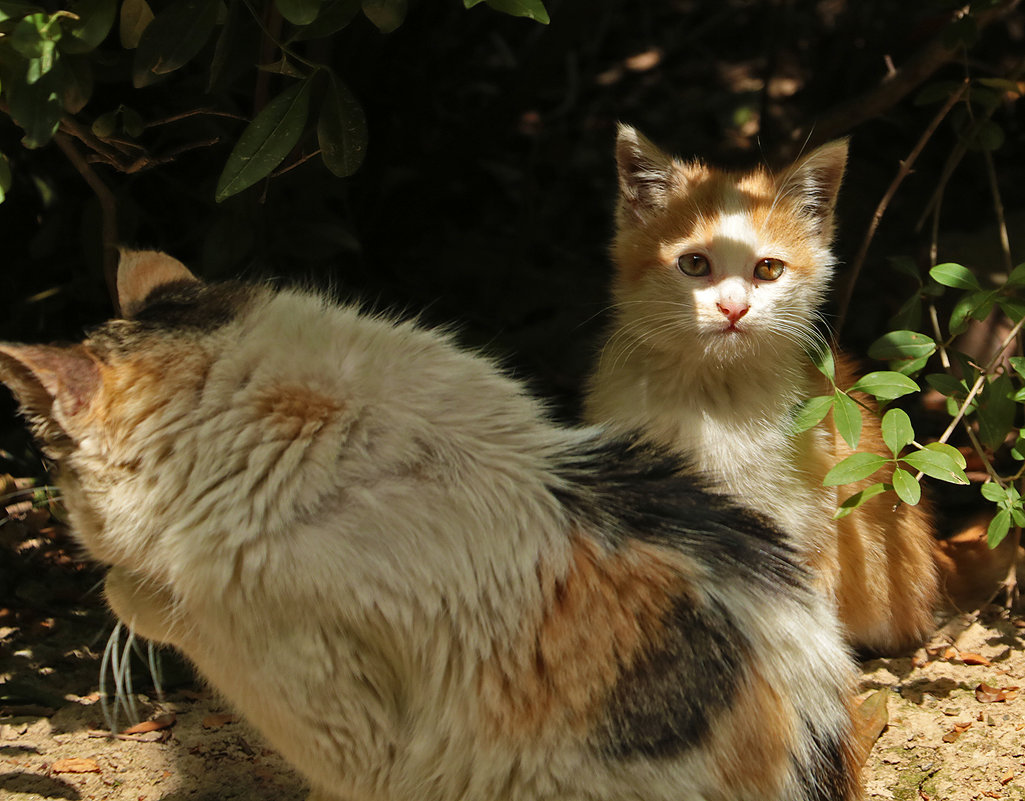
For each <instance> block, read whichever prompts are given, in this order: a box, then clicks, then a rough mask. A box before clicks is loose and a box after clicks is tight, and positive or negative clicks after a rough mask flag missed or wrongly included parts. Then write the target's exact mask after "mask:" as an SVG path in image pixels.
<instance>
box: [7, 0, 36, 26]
mask: <svg viewBox="0 0 1025 801" xmlns="http://www.w3.org/2000/svg"><path fill="white" fill-rule="evenodd" d="M42 12H43V9H42V8H40V7H39V6H37V5H33V4H32V3H20V2H18V0H0V22H6V21H7V20H9V19H21V18H22V17H27V16H29V15H31V14H41V13H42Z"/></svg>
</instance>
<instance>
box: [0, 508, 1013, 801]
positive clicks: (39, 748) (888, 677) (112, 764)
mask: <svg viewBox="0 0 1025 801" xmlns="http://www.w3.org/2000/svg"><path fill="white" fill-rule="evenodd" d="M99 580H100V574H99V573H97V572H95V571H94V570H92V569H90V568H88V567H87V566H85V565H83V564H82V563H81V562H79V561H77V560H76V559H75V558H74V556H73V546H72V545H71V544H70V541H69V539H68V537H67V534H66V532H65V531H64V530H63V529H62V528H61V527H60V526H59V525H55V524H53V523H52V521H50V520H49V518H48V517H47V516H46V515H45V514H44V513H30V514H29V516H28V517H27V518H25V519H23V520H12V521H8V523H7V524H5V525H2V526H0V799H3V801H45V800H46V799H73V800H74V801H79V800H85V799H89V800H90V801H92V800H94V799H95V800H96V801H105V800H107V799H109V800H110V801H185V800H186V799H190V800H196V801H206V800H208V799H209V800H210V801H213V799H224V800H227V799H247V801H265V800H266V801H272V800H273V801H298V800H299V799H302V798H303V797H304V795H305V790H304V788H303V786H302V782H301V780H300V779H299V777H298V776H297V775H296V774H295V773H294V772H293V771H292V770H291V769H290V768H289V767H288V766H287V765H285V764H284V762H283V761H282V760H281V758H280V757H278V756H277V755H276V754H275V753H273V752H272V751H270V750H269V749H267V748H266V747H265V746H264V745H263V744H262V743H261V741H260V738H259V736H258V735H256V734H255V733H254V732H253V731H252V730H251V729H249V728H248V727H247V726H246V725H245V724H244V723H243V722H240V721H238V720H237V719H235V718H234V717H233V716H232V715H231V712H230V710H228V709H227V708H225V707H224V706H223V704H221V703H220V702H219V701H218V699H217V698H216V697H214V696H212V695H211V694H210V693H209V692H207V691H205V690H204V689H203V688H202V686H201V685H200V684H199V683H198V682H196V680H195V679H194V678H193V677H192V676H191V674H190V673H189V671H188V669H187V668H186V667H185V666H183V665H181V664H180V663H179V662H177V660H176V659H175V658H174V657H173V656H172V655H165V656H164V657H163V659H162V664H163V671H164V687H165V694H164V698H163V699H162V700H160V701H157V700H155V692H154V690H153V687H152V683H151V682H150V679H149V675H148V674H149V671H148V669H147V667H146V666H145V663H144V661H143V660H141V659H136V662H137V664H136V666H135V667H136V669H135V670H134V671H133V677H134V682H135V683H134V688H135V690H136V692H137V695H136V697H137V698H138V703H139V709H138V714H139V717H140V718H141V719H142V720H143V721H150V722H151V723H150V724H149V725H148V726H143V727H142V728H143V729H147V728H148V729H149V730H148V731H146V730H144V731H140V732H137V733H123V734H121V735H119V736H118V737H112V736H111V735H110V733H109V728H108V727H107V725H106V723H105V722H104V715H103V712H102V708H101V707H102V704H101V703H100V695H99V692H98V676H99V673H100V661H101V658H102V652H103V648H104V645H105V643H106V641H107V637H108V635H109V633H110V631H111V628H112V621H111V620H110V618H109V616H108V614H107V613H106V611H105V609H104V607H103V603H102V601H101V599H100V597H99V594H98V586H99ZM1018 688H1022V689H1021V690H1019V689H1018ZM860 695H861V696H862V697H866V698H868V697H872V698H873V701H874V702H876V703H879V704H880V706H882V704H881V703H880V702H885V708H886V711H887V713H888V719H889V724H888V726H887V727H886V728H885V730H884V731H883V732H882V735H881V736H880V737H879V739H878V741H877V742H876V743H875V746H874V748H873V749H872V752H871V754H870V756H869V759H868V764H867V767H866V772H865V786H866V798H867V799H869V800H870V801H874V800H875V799H887V800H889V799H895V800H896V801H919V799H922V800H924V801H941V800H942V801H977V800H978V799H990V798H993V799H1025V620H1022V619H1019V618H1016V617H1013V616H1010V615H1008V614H1007V613H1006V612H1004V611H1003V610H1000V609H997V608H990V609H987V610H985V611H984V612H982V613H974V614H970V615H965V616H962V617H961V618H957V619H955V620H953V621H951V622H950V623H949V624H948V625H947V626H946V627H945V628H944V630H943V631H942V632H941V633H939V634H937V636H936V637H935V638H934V639H933V641H932V642H931V643H930V644H929V646H928V647H926V648H922V649H919V650H918V651H917V652H916V653H915V654H914V655H911V656H906V657H902V658H899V659H876V660H873V661H870V662H867V663H865V664H864V666H863V675H862V681H861V687H860ZM128 726H129V724H128V722H127V721H126V720H125V717H124V714H123V713H122V716H121V722H120V723H119V724H118V727H117V728H118V729H119V730H122V731H124V730H125V729H127V728H128ZM738 769H743V768H742V766H738Z"/></svg>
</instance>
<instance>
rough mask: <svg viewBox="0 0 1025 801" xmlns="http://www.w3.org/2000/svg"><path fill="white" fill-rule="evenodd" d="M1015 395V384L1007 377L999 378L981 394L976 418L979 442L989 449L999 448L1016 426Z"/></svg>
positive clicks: (1000, 376) (987, 385) (991, 382)
mask: <svg viewBox="0 0 1025 801" xmlns="http://www.w3.org/2000/svg"><path fill="white" fill-rule="evenodd" d="M1013 393H1014V384H1013V382H1012V381H1011V378H1010V376H1007V375H999V376H997V377H996V378H994V379H993V380H992V381H990V382H989V383H988V384H986V385H985V386H984V387H983V388H982V391H981V392H980V393H979V405H978V408H977V409H976V410H975V416H976V419H977V420H978V421H979V440H980V441H981V442H982V444H983V445H985V446H986V447H987V448H990V449H992V450H996V449H997V448H999V447H1000V446H1001V445H1002V444H1003V441H1004V437H1006V436H1007V432H1008V431H1010V430H1011V428H1012V426H1013V425H1014V414H1015V408H1016V404H1015V402H1014V400H1013V398H1012V397H1011V395H1012V394H1013Z"/></svg>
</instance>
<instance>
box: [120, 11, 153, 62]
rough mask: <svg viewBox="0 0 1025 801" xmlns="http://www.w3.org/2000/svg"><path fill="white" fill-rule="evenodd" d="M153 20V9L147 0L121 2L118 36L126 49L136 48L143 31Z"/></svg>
mask: <svg viewBox="0 0 1025 801" xmlns="http://www.w3.org/2000/svg"><path fill="white" fill-rule="evenodd" d="M152 21H153V9H151V8H150V7H149V3H147V2H146V0H123V2H122V3H121V19H120V21H119V23H118V36H119V38H120V39H121V46H122V47H123V48H124V49H125V50H134V49H135V48H137V47H138V46H139V40H140V39H141V38H142V34H143V32H144V31H145V30H146V28H147V27H148V26H149V24H150V23H151V22H152Z"/></svg>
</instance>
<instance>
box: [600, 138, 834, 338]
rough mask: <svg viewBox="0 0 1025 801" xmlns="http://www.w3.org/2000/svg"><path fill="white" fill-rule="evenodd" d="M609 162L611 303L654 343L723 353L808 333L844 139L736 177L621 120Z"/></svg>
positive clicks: (824, 282)
mask: <svg viewBox="0 0 1025 801" xmlns="http://www.w3.org/2000/svg"><path fill="white" fill-rule="evenodd" d="M616 161H617V166H618V172H619V202H618V208H617V215H616V219H617V230H616V236H615V240H614V243H613V247H612V252H613V258H614V261H615V264H616V271H617V273H616V279H615V295H616V301H617V302H618V304H620V305H619V312H620V314H621V315H622V316H624V317H625V318H627V319H628V320H632V321H635V324H636V327H637V332H638V335H639V336H644V337H646V341H647V342H648V344H649V345H650V346H651V347H653V348H656V349H668V350H670V351H680V350H681V349H693V348H694V347H695V345H697V346H698V347H699V349H703V350H699V351H698V352H707V353H709V354H715V355H716V356H718V357H720V358H729V357H731V356H735V355H742V354H751V353H753V352H758V351H761V352H763V353H764V348H762V347H760V346H763V345H764V346H768V347H770V348H771V347H772V346H773V343H774V342H776V343H779V342H780V341H795V342H796V341H799V340H802V339H806V338H807V337H808V336H809V333H808V332H809V331H810V330H812V329H813V327H814V321H815V319H816V315H817V309H818V306H819V305H820V303H821V301H822V298H823V295H824V293H825V290H826V288H827V286H828V283H829V280H830V277H831V273H832V261H833V259H832V255H831V253H830V244H831V241H832V238H833V230H834V211H835V207H836V200H837V194H838V192H839V189H840V183H841V181H842V179H843V174H844V169H845V165H846V161H847V141H846V140H839V141H835V142H831V143H829V144H826V145H823V146H822V147H820V148H818V149H816V150H814V151H812V152H811V153H808V154H807V155H805V156H804V157H802V158H801V159H799V160H798V161H797V162H796V163H794V164H792V165H791V166H789V167H787V168H785V169H783V170H780V171H778V172H771V171H769V170H767V169H765V168H758V169H755V170H752V171H750V172H745V173H732V172H727V171H723V170H719V169H716V168H714V167H710V166H708V165H706V164H704V163H703V162H700V161H691V162H684V161H680V160H678V159H676V158H674V157H672V156H671V155H669V154H667V153H665V152H663V151H662V150H660V149H659V148H658V147H657V146H656V145H654V144H652V142H650V141H649V140H648V139H646V138H645V137H644V136H643V135H642V134H640V133H639V132H637V131H636V130H635V129H633V128H631V127H629V126H625V125H623V126H620V129H619V136H618V139H617V143H616ZM645 317H647V321H648V323H647V325H644V324H643V323H642V318H645Z"/></svg>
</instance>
